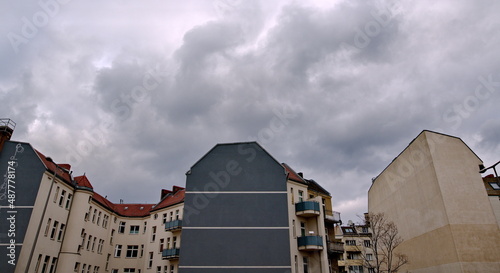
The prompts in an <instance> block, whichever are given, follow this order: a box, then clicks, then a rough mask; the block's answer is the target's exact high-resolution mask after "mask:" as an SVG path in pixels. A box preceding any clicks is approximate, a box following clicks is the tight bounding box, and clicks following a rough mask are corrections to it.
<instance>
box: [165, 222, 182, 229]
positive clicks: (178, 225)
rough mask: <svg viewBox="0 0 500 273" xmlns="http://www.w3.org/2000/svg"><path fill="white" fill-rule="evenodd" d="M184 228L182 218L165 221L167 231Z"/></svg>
mask: <svg viewBox="0 0 500 273" xmlns="http://www.w3.org/2000/svg"><path fill="white" fill-rule="evenodd" d="M181 228H182V220H174V221H170V222H166V223H165V231H176V230H180V229H181Z"/></svg>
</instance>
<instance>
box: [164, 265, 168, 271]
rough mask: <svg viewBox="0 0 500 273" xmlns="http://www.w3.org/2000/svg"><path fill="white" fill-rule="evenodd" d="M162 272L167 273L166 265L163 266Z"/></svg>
mask: <svg viewBox="0 0 500 273" xmlns="http://www.w3.org/2000/svg"><path fill="white" fill-rule="evenodd" d="M163 273H168V266H167V265H165V266H163Z"/></svg>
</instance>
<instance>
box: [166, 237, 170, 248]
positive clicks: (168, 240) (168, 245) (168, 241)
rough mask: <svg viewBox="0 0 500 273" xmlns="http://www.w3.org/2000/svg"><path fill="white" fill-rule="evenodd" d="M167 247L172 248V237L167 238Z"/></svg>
mask: <svg viewBox="0 0 500 273" xmlns="http://www.w3.org/2000/svg"><path fill="white" fill-rule="evenodd" d="M167 249H170V237H168V238H167Z"/></svg>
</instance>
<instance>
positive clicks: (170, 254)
mask: <svg viewBox="0 0 500 273" xmlns="http://www.w3.org/2000/svg"><path fill="white" fill-rule="evenodd" d="M179 253H180V249H179V248H171V249H164V250H163V252H162V254H161V257H162V258H163V259H164V260H176V259H179Z"/></svg>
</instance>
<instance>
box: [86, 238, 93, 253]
mask: <svg viewBox="0 0 500 273" xmlns="http://www.w3.org/2000/svg"><path fill="white" fill-rule="evenodd" d="M90 243H92V235H89V238H88V239H87V250H90Z"/></svg>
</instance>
